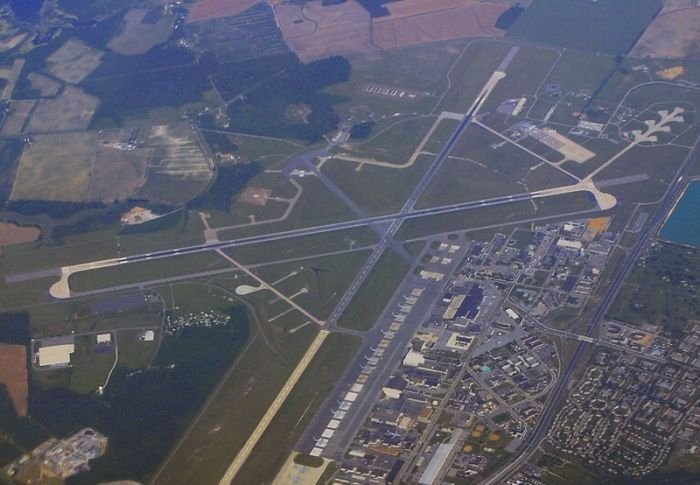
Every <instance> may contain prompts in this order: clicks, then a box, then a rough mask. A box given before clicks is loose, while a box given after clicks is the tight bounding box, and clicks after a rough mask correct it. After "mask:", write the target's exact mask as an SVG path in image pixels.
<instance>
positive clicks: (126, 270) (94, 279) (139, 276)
mask: <svg viewBox="0 0 700 485" xmlns="http://www.w3.org/2000/svg"><path fill="white" fill-rule="evenodd" d="M230 267H231V265H230V263H229V262H228V261H226V260H225V259H223V258H222V257H221V256H219V255H218V254H215V253H211V252H203V253H196V254H192V255H187V256H173V257H172V258H165V259H160V260H159V259H155V260H151V261H145V262H138V263H132V264H128V265H120V266H111V267H109V268H102V269H95V270H91V271H82V272H79V273H75V274H73V275H71V276H70V278H69V279H68V281H69V283H70V287H71V291H74V292H81V291H88V290H94V289H98V288H109V287H111V286H118V285H124V284H131V283H139V282H146V281H154V280H158V279H163V278H172V277H176V276H183V275H187V274H191V273H201V272H205V271H213V270H219V269H226V268H230Z"/></svg>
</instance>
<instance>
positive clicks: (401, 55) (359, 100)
mask: <svg viewBox="0 0 700 485" xmlns="http://www.w3.org/2000/svg"><path fill="white" fill-rule="evenodd" d="M466 43H467V41H465V40H454V41H447V42H437V43H432V44H423V45H416V46H409V47H401V48H397V49H390V50H375V51H371V52H365V53H363V54H355V55H352V56H348V59H349V60H350V62H351V64H352V71H351V72H350V78H349V79H348V80H347V81H346V82H343V83H339V84H335V85H333V86H329V87H328V88H326V91H328V92H330V93H333V94H338V95H341V96H344V97H346V98H348V101H346V102H343V103H339V104H338V105H336V109H338V111H339V114H340V115H341V117H342V118H344V117H347V116H352V117H353V118H354V119H357V120H358V121H374V122H375V126H374V128H373V132H374V133H376V132H378V131H379V130H381V129H382V126H380V125H386V124H388V123H392V122H394V121H396V120H394V119H392V115H393V114H394V113H397V112H400V113H405V112H407V111H409V110H410V111H411V112H415V113H421V114H429V113H431V112H432V110H433V107H434V105H435V103H436V101H437V99H438V98H437V96H438V95H439V93H441V92H442V91H444V90H445V89H446V88H447V79H446V76H447V71H448V70H449V68H450V66H451V65H452V64H453V63H454V61H455V59H456V58H457V56H458V55H459V54H460V52H461V51H462V50H463V48H464V45H465V44H466ZM375 84H380V85H384V86H393V87H396V88H401V89H408V90H412V91H415V92H417V93H419V94H418V95H417V97H416V98H413V99H408V100H407V99H405V98H403V99H397V98H396V97H388V96H373V95H369V94H367V93H366V92H365V91H363V87H365V86H367V85H375ZM382 116H386V117H387V119H384V120H381V121H380V120H379V119H381V117H382Z"/></svg>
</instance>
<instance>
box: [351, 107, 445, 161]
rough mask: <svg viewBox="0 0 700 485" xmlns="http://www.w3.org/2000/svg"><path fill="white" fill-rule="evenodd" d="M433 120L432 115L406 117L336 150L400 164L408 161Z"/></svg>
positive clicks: (355, 155)
mask: <svg viewBox="0 0 700 485" xmlns="http://www.w3.org/2000/svg"><path fill="white" fill-rule="evenodd" d="M434 122H435V117H433V116H421V117H418V118H407V119H405V120H401V121H399V122H395V123H392V124H391V125H389V126H387V127H386V128H384V129H383V130H381V129H380V130H378V131H376V132H375V134H373V135H372V136H370V137H369V138H368V139H366V140H363V141H362V142H360V143H351V144H346V145H343V146H342V147H341V148H340V149H339V150H338V151H340V152H341V153H347V154H349V155H352V156H354V157H361V158H369V159H374V160H379V161H381V162H387V163H393V164H396V165H401V164H404V163H406V162H407V161H408V159H409V158H410V157H411V155H412V154H413V152H414V151H415V150H416V148H417V147H418V145H419V143H420V142H421V140H422V139H423V136H425V134H426V133H427V132H428V130H429V129H430V127H431V126H432V125H433V123H434Z"/></svg>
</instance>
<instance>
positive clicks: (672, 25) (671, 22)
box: [630, 8, 700, 59]
mask: <svg viewBox="0 0 700 485" xmlns="http://www.w3.org/2000/svg"><path fill="white" fill-rule="evenodd" d="M698 38H700V8H685V9H682V10H675V11H674V10H672V11H670V12H669V11H667V9H666V8H664V10H663V11H662V12H661V14H660V15H659V16H658V17H656V18H655V19H654V21H653V22H652V23H651V25H649V27H648V28H647V29H646V31H644V35H642V37H641V38H640V39H639V41H638V42H637V43H636V44H635V46H634V48H633V49H632V51H631V52H630V55H631V56H633V57H640V58H647V57H651V58H671V59H698V58H699V57H700V44H699V43H698Z"/></svg>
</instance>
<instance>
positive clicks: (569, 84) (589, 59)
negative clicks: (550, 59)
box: [547, 50, 615, 92]
mask: <svg viewBox="0 0 700 485" xmlns="http://www.w3.org/2000/svg"><path fill="white" fill-rule="evenodd" d="M614 68H615V61H614V58H613V57H612V56H608V55H601V54H597V53H591V52H585V51H578V50H567V51H566V52H564V53H563V54H562V56H561V58H560V59H559V62H558V63H557V65H556V67H555V68H554V70H552V73H551V74H550V75H549V77H548V78H547V83H548V84H558V85H559V86H560V87H561V89H562V91H564V92H568V91H578V90H581V89H586V90H588V91H590V92H594V91H595V90H596V89H597V88H598V86H600V83H601V82H603V80H604V79H605V77H606V76H607V75H608V74H610V72H611V71H612V70H613V69H614Z"/></svg>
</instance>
